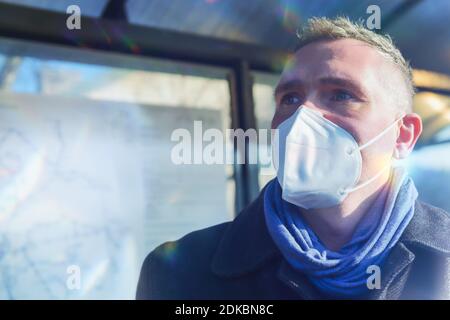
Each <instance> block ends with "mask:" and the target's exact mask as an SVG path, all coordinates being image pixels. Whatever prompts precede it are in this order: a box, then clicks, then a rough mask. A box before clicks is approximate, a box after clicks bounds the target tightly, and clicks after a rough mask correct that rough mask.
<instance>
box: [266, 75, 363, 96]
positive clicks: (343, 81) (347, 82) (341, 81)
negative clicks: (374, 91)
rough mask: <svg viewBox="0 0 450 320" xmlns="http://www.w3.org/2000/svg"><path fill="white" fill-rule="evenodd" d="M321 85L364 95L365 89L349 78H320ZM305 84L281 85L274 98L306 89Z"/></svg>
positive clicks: (292, 81) (283, 83) (288, 83)
mask: <svg viewBox="0 0 450 320" xmlns="http://www.w3.org/2000/svg"><path fill="white" fill-rule="evenodd" d="M318 82H319V84H322V85H335V86H339V87H345V88H349V89H351V90H353V91H356V93H359V94H362V95H364V89H363V88H362V87H361V85H359V84H358V83H357V82H356V81H354V80H352V79H348V78H340V77H326V78H320V79H319V80H318ZM304 86H305V82H304V81H302V80H290V81H286V82H282V83H279V84H278V85H277V86H276V88H275V90H274V93H273V95H274V97H277V96H278V95H279V94H280V93H281V92H284V91H288V90H293V89H297V88H299V87H304Z"/></svg>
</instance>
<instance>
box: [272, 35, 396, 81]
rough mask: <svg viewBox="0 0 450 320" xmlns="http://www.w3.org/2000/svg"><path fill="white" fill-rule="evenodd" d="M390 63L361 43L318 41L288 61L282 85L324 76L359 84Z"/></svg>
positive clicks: (351, 40) (348, 40) (353, 41)
mask: <svg viewBox="0 0 450 320" xmlns="http://www.w3.org/2000/svg"><path fill="white" fill-rule="evenodd" d="M386 62H387V61H386V60H385V58H384V57H383V56H382V54H381V53H379V52H378V51H377V50H376V49H375V48H373V47H371V46H370V45H368V44H366V43H364V42H361V41H358V40H354V39H339V40H332V41H318V42H314V43H311V44H308V45H306V46H305V47H303V48H301V49H300V50H298V51H297V52H296V53H295V54H294V55H293V56H292V57H291V58H290V59H289V60H288V61H287V63H286V65H285V67H284V70H283V73H282V75H281V81H280V82H284V81H291V80H295V79H299V78H302V79H303V80H304V81H308V80H310V81H312V80H314V79H317V78H324V77H336V78H347V79H353V80H354V81H358V78H360V77H362V76H368V73H375V72H376V70H377V68H378V70H379V68H380V64H384V63H386Z"/></svg>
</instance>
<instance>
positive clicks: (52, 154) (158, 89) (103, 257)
mask: <svg viewBox="0 0 450 320" xmlns="http://www.w3.org/2000/svg"><path fill="white" fill-rule="evenodd" d="M0 42H1V41H0ZM4 44H5V42H3V46H4ZM22 45H24V44H22ZM26 46H27V47H28V49H29V50H30V51H39V50H43V47H42V46H39V47H38V46H36V47H34V45H31V44H26ZM50 49H51V48H50ZM46 50H47V51H45V50H44V51H45V52H51V50H49V48H47V49H46ZM68 54H70V55H81V54H83V52H81V51H80V52H77V51H74V52H68ZM114 57H116V56H114ZM60 58H61V57H60ZM62 58H63V57H62ZM106 58H107V59H110V60H111V59H112V58H111V57H110V56H106V54H105V59H106ZM116 58H117V64H118V65H122V64H123V63H124V60H126V59H127V58H126V57H121V56H117V57H116ZM116 58H113V59H112V60H114V59H116ZM133 59H136V58H133ZM135 65H136V64H135ZM142 65H143V68H144V65H145V68H144V69H145V70H138V69H126V68H115V67H110V66H101V65H95V64H87V63H79V62H77V63H74V62H69V61H61V60H58V61H57V60H52V59H51V58H50V57H49V58H48V59H44V58H34V57H27V56H20V55H5V54H3V55H0V68H1V69H0V75H1V78H0V119H1V120H0V206H1V209H0V212H1V214H0V220H1V223H0V235H1V236H0V243H1V248H2V254H1V255H0V270H1V272H0V277H1V281H0V299H28V298H39V299H47V298H52V299H67V298H81V299H93V298H96V299H111V298H124V299H132V298H134V294H135V290H136V284H137V279H138V275H139V271H140V267H141V264H142V261H143V259H144V257H145V256H146V254H148V253H149V252H150V251H151V250H152V249H154V248H155V246H157V245H158V244H160V243H162V242H165V241H168V240H176V239H178V238H179V237H181V236H183V235H185V234H186V233H188V232H191V231H193V230H196V229H200V228H204V227H208V226H211V225H214V224H217V223H220V222H224V221H227V220H230V219H231V218H232V217H233V216H234V183H233V179H232V173H233V171H232V166H231V165H230V166H228V165H225V164H217V165H189V164H182V165H177V164H176V163H174V161H173V157H172V151H173V148H174V146H175V145H176V141H173V139H172V135H173V133H174V131H175V130H176V129H186V130H188V131H189V132H190V133H191V132H192V131H193V127H194V124H193V123H194V121H202V126H203V129H204V130H205V129H208V128H217V129H219V130H224V129H226V128H228V127H229V126H230V119H229V118H230V117H229V93H228V82H227V80H226V75H227V70H222V69H213V68H206V67H204V66H195V65H184V64H176V63H175V62H171V63H170V68H168V70H167V72H164V69H165V66H166V65H167V63H164V62H161V61H158V60H149V59H145V60H143V61H142ZM152 67H153V68H154V70H155V71H152V70H151V69H152ZM169 69H170V70H169ZM186 70H188V71H189V72H185V71H186ZM197 71H198V74H196V73H197ZM208 73H209V74H210V75H211V76H208ZM200 74H201V75H200ZM194 143H195V142H194ZM174 249H176V248H174Z"/></svg>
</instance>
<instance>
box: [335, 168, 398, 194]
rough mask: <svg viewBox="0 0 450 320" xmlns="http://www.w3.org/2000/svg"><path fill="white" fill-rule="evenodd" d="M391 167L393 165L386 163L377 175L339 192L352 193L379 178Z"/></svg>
mask: <svg viewBox="0 0 450 320" xmlns="http://www.w3.org/2000/svg"><path fill="white" fill-rule="evenodd" d="M390 167H391V165H390V164H389V165H386V166H384V168H382V169H381V170H380V171H379V172H378V173H377V174H376V175H374V176H373V177H372V178H370V179H368V180H366V181H364V182H363V183H361V184H359V185H357V186H356V187H353V188H350V189H342V190H341V191H340V192H339V193H341V194H346V193H350V192H353V191H356V190H359V189H361V188H364V187H365V186H367V185H368V184H370V183H372V182H373V181H375V180H376V179H378V178H379V177H380V176H381V175H382V174H383V173H384V172H385V171H386V170H388V169H389V168H390Z"/></svg>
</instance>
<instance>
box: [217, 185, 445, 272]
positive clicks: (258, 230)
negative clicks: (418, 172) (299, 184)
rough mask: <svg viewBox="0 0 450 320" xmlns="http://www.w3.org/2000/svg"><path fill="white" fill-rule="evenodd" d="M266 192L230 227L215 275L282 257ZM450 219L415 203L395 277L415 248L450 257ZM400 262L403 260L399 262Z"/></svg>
mask: <svg viewBox="0 0 450 320" xmlns="http://www.w3.org/2000/svg"><path fill="white" fill-rule="evenodd" d="M264 192H265V188H264V189H263V190H262V191H261V192H260V194H259V196H258V198H257V199H256V200H255V201H253V203H251V204H250V205H249V206H248V207H247V208H246V209H244V210H243V211H242V212H241V213H240V214H239V215H238V216H237V217H236V218H235V220H234V221H233V222H232V223H230V224H229V226H228V227H227V229H226V230H225V232H224V235H223V236H222V239H221V241H220V243H219V245H218V248H217V250H216V252H215V254H214V257H213V259H212V264H211V268H212V271H213V272H214V273H215V274H216V275H218V276H223V277H236V276H241V275H243V274H246V273H249V272H252V271H255V270H257V269H258V268H260V267H262V266H263V265H264V264H265V263H266V262H268V261H269V260H272V259H274V258H277V257H278V258H279V257H281V253H280V252H279V250H278V248H277V247H276V245H275V243H274V242H273V240H272V238H271V236H270V234H269V232H268V230H267V226H266V222H265V218H264ZM449 232H450V216H449V215H448V214H447V213H446V212H445V211H443V210H441V209H438V208H435V207H432V206H430V205H426V204H423V203H421V202H419V201H416V203H415V212H414V216H413V218H412V219H411V222H410V223H409V225H408V226H407V228H406V229H405V232H404V233H403V235H402V236H401V238H400V240H399V242H398V243H397V245H396V246H395V247H394V249H393V252H392V253H391V255H390V257H389V258H388V260H387V261H386V264H389V263H394V262H393V260H391V257H393V256H395V258H396V259H395V263H394V264H396V265H397V268H394V267H393V268H392V270H391V272H392V274H393V275H394V274H395V272H398V271H399V270H398V268H399V267H405V265H403V264H404V263H406V262H408V263H410V262H412V260H413V259H414V254H413V251H414V250H413V247H414V246H415V245H418V246H420V247H425V248H426V249H429V250H430V251H431V252H434V253H437V254H445V255H449V254H450V241H449V240H448V234H449ZM398 259H400V260H398Z"/></svg>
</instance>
